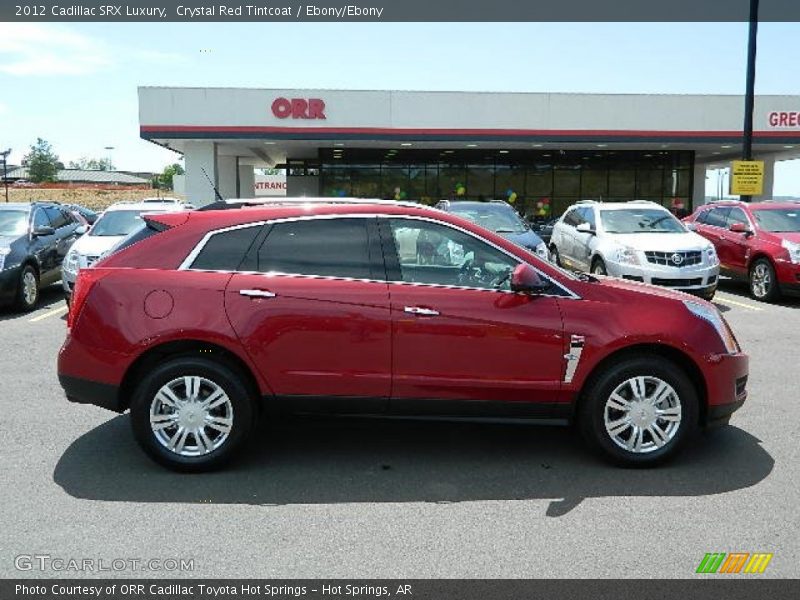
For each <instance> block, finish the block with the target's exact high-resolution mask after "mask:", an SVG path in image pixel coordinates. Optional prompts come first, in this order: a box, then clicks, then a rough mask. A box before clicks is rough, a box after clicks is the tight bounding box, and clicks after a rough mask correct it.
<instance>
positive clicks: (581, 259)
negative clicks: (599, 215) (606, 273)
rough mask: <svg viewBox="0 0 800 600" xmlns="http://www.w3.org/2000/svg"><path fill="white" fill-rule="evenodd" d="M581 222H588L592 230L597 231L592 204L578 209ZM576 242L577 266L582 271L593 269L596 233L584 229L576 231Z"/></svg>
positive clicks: (573, 252)
mask: <svg viewBox="0 0 800 600" xmlns="http://www.w3.org/2000/svg"><path fill="white" fill-rule="evenodd" d="M577 211H578V216H579V221H578V224H580V223H588V224H589V227H591V228H592V231H597V224H596V221H595V217H594V208H592V207H591V206H582V207H580V208H578V209H577ZM573 235H574V242H573V247H572V256H573V258H574V260H575V262H576V263H577V266H578V268H579V269H581V270H582V271H589V270H591V267H592V265H591V264H590V258H591V256H592V240H593V239H594V236H595V234H593V233H587V232H584V231H578V230H577V229H575V231H574V234H573Z"/></svg>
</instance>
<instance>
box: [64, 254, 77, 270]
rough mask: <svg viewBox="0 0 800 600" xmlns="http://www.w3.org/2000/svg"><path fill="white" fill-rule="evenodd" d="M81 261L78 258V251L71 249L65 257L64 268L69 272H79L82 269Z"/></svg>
mask: <svg viewBox="0 0 800 600" xmlns="http://www.w3.org/2000/svg"><path fill="white" fill-rule="evenodd" d="M80 268H81V266H80V261H79V260H78V252H77V251H75V250H70V251H69V252H67V256H66V258H65V259H64V270H65V271H66V272H67V273H77V272H78V271H79V270H80Z"/></svg>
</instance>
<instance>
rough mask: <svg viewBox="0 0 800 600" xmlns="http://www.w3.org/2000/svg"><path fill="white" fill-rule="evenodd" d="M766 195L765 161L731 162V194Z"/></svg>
mask: <svg viewBox="0 0 800 600" xmlns="http://www.w3.org/2000/svg"><path fill="white" fill-rule="evenodd" d="M763 193H764V161H763V160H734V161H731V194H732V195H734V196H760V195H761V194H763Z"/></svg>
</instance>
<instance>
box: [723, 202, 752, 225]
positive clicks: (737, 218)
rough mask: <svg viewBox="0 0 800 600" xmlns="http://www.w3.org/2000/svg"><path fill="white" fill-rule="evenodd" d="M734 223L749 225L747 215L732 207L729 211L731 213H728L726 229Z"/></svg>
mask: <svg viewBox="0 0 800 600" xmlns="http://www.w3.org/2000/svg"><path fill="white" fill-rule="evenodd" d="M734 223H741V224H743V225H749V224H750V222H749V221H748V220H747V215H745V214H744V211H743V210H742V209H741V208H736V207H734V208H732V209H731V212H729V213H728V227H730V226H731V225H733V224H734Z"/></svg>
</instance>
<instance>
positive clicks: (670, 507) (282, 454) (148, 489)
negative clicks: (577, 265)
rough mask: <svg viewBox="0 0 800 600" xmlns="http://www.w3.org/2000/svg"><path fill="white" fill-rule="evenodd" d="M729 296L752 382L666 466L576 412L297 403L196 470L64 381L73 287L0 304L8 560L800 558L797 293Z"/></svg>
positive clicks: (527, 566)
mask: <svg viewBox="0 0 800 600" xmlns="http://www.w3.org/2000/svg"><path fill="white" fill-rule="evenodd" d="M716 303H717V305H718V306H719V307H720V309H721V310H723V311H724V313H725V315H726V317H727V319H728V320H729V322H730V323H731V325H732V327H733V329H734V331H735V332H736V334H737V336H738V338H739V341H740V343H741V344H742V346H743V347H744V349H745V350H746V351H747V352H748V353H749V354H750V356H751V372H750V384H749V388H750V398H749V400H748V402H747V403H746V404H745V406H744V407H743V408H742V409H741V410H740V411H739V412H738V413H737V414H736V415H735V416H734V418H733V421H732V424H731V426H730V427H727V428H724V429H722V430H719V431H716V432H714V433H711V434H706V435H701V436H699V437H698V438H697V439H696V440H694V441H693V443H692V444H691V446H690V447H689V448H688V449H687V451H686V452H684V453H683V454H682V455H681V456H680V457H679V459H678V460H676V461H674V462H672V463H670V464H669V465H668V466H665V467H662V468H658V469H654V470H621V469H617V468H614V467H611V466H608V465H606V464H605V463H603V462H601V461H599V460H598V459H596V458H594V457H593V456H591V455H590V454H588V453H587V451H586V450H584V448H583V447H582V445H581V444H580V443H579V442H578V440H577V438H576V436H575V435H574V434H573V433H572V432H571V431H570V430H567V429H561V428H546V427H530V426H497V425H495V426H489V425H475V424H444V423H417V422H383V421H366V420H363V421H353V420H351V421H330V420H328V421H324V420H296V421H287V422H282V423H280V424H273V425H270V424H266V425H265V426H263V427H262V428H261V430H260V433H261V435H260V436H259V439H258V440H256V441H255V442H254V443H253V444H252V446H251V448H250V453H249V456H248V458H246V459H245V460H243V461H239V462H237V463H236V464H235V465H233V466H232V467H231V468H229V469H228V470H226V471H223V472H220V473H214V474H207V475H177V474H174V473H171V472H167V471H165V470H163V469H161V468H159V467H157V466H156V465H155V464H153V463H151V462H150V461H149V460H148V459H147V458H146V457H145V456H144V455H143V454H142V453H141V452H140V451H139V449H138V447H137V446H136V445H135V443H134V441H133V439H132V436H131V434H130V431H129V424H128V417H127V415H125V416H119V415H115V414H113V413H110V412H106V411H104V410H102V409H100V408H95V407H90V406H77V405H72V404H69V403H68V402H67V401H66V400H65V399H64V396H63V394H62V392H61V388H60V387H59V384H58V380H57V378H56V369H55V357H56V354H57V352H58V348H59V346H60V344H61V342H62V340H63V337H64V331H65V326H66V324H65V322H64V320H63V316H64V315H65V313H66V308H65V307H64V302H63V297H62V296H61V294H60V292H59V289H58V287H57V286H54V287H53V288H51V289H48V290H46V291H45V292H44V293H43V304H42V306H41V308H40V309H39V310H37V311H36V312H34V313H31V314H24V315H23V314H18V313H12V312H9V311H7V310H4V311H0V336H1V337H0V347H2V353H1V355H2V359H0V381H1V382H2V401H3V404H4V405H3V418H2V425H3V427H2V433H3V441H4V443H3V444H2V455H1V456H2V472H3V478H2V481H3V485H2V486H0V522H1V523H2V531H3V534H2V536H0V548H2V551H1V552H0V575H1V576H3V577H42V576H44V577H51V576H72V577H75V576H82V573H75V572H66V573H65V572H58V571H53V570H47V571H44V572H41V571H39V570H31V571H18V570H17V569H16V568H15V557H17V556H19V555H33V554H46V555H49V556H51V557H54V558H64V559H70V558H76V559H84V558H89V559H94V560H102V561H104V562H106V563H107V564H108V563H110V562H111V561H112V560H114V559H119V558H121V559H138V560H149V559H161V560H164V559H191V560H193V561H194V565H193V566H194V570H193V571H192V572H188V573H175V572H163V571H162V572H151V571H140V570H139V571H130V570H125V571H123V572H121V573H120V575H123V576H134V577H135V576H146V577H154V576H156V577H158V576H176V575H177V576H181V577H187V576H195V577H202V578H214V577H262V578H271V577H326V578H356V577H398V578H411V577H419V578H427V577H452V578H460V577H472V578H495V577H563V578H572V577H636V578H649V577H654V578H656V577H680V578H683V577H692V576H694V571H695V569H696V567H697V565H698V564H699V562H700V560H701V559H702V558H703V556H704V554H705V553H707V552H770V553H773V554H774V557H773V559H772V562H771V563H770V565H769V567H768V569H767V571H766V572H765V574H764V576H769V577H798V576H800V543H798V535H800V509H798V503H797V498H798V494H797V490H798V483H797V482H798V481H800V450H799V448H800V443H798V439H799V438H798V433H797V430H798V423H800V402H798V390H800V368H798V366H799V365H800V363H798V359H797V356H798V353H797V349H798V341H800V300H787V301H784V302H782V303H781V304H778V305H768V304H762V303H759V302H756V301H754V300H752V299H750V298H749V297H748V296H747V289H746V286H745V285H740V284H736V283H733V282H723V283H722V288H721V291H720V292H719V294H718V297H717V299H716ZM109 574H110V573H108V572H106V573H94V575H95V576H108V575H109ZM87 575H92V573H87ZM705 577H708V576H705Z"/></svg>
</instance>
